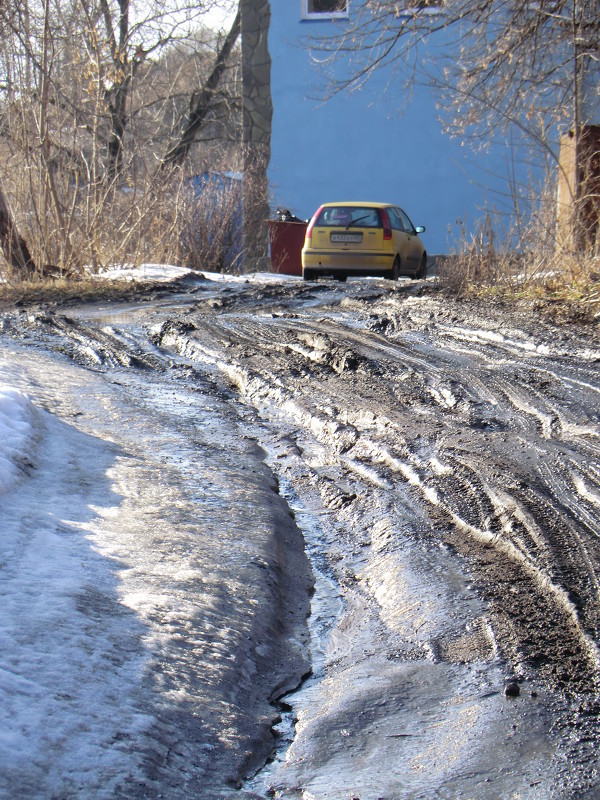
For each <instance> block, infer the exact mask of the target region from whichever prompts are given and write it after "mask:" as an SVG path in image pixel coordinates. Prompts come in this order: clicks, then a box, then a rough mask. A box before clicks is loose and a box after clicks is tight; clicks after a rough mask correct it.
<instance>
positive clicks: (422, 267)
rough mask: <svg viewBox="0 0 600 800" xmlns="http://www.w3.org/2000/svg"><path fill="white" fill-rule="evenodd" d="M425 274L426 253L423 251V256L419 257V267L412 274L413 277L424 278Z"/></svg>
mask: <svg viewBox="0 0 600 800" xmlns="http://www.w3.org/2000/svg"><path fill="white" fill-rule="evenodd" d="M426 275H427V253H423V257H422V259H421V263H420V264H419V269H418V270H417V271H416V273H415V275H414V276H413V277H414V278H415V279H417V278H425V277H426Z"/></svg>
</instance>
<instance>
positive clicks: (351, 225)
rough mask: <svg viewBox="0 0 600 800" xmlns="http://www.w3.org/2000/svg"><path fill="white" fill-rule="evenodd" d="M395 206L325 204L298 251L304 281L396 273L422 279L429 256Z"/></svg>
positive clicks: (415, 230)
mask: <svg viewBox="0 0 600 800" xmlns="http://www.w3.org/2000/svg"><path fill="white" fill-rule="evenodd" d="M424 230H425V228H424V227H422V226H420V227H417V228H415V226H414V225H413V224H412V222H411V221H410V219H409V218H408V217H407V215H406V214H405V213H404V211H403V210H402V209H401V208H398V206H393V205H390V204H388V203H361V202H345V203H325V204H324V205H322V206H321V207H320V208H319V210H318V211H317V212H316V214H315V215H314V216H313V218H312V219H311V221H310V223H309V225H308V228H307V230H306V238H305V240H304V247H303V248H302V277H303V278H304V280H305V281H309V280H312V279H314V278H318V277H319V276H320V275H330V276H331V277H333V278H338V280H342V281H345V280H346V278H347V277H348V276H349V275H376V276H381V277H384V278H390V279H391V280H394V281H395V280H397V279H398V276H399V275H409V276H410V277H411V278H424V277H425V274H426V272H427V253H426V251H425V247H424V245H423V242H422V241H421V239H420V238H419V234H420V233H423V231H424Z"/></svg>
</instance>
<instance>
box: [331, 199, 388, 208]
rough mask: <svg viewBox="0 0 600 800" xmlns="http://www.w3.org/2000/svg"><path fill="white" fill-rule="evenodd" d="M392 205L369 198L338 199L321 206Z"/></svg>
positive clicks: (375, 206) (373, 206)
mask: <svg viewBox="0 0 600 800" xmlns="http://www.w3.org/2000/svg"><path fill="white" fill-rule="evenodd" d="M391 205H393V204H392V203H373V202H372V201H370V200H365V201H361V200H339V201H338V202H337V203H323V205H322V207H323V208H330V207H331V206H349V207H350V208H355V207H360V208H388V207H389V206H391Z"/></svg>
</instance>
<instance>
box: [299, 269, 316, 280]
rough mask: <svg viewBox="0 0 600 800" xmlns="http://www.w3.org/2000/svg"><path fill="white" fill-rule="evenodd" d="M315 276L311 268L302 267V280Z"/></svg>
mask: <svg viewBox="0 0 600 800" xmlns="http://www.w3.org/2000/svg"><path fill="white" fill-rule="evenodd" d="M316 278H317V276H316V274H315V273H314V272H313V271H312V269H303V270H302V280H303V281H314V280H316Z"/></svg>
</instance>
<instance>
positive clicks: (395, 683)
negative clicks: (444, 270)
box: [2, 280, 600, 800]
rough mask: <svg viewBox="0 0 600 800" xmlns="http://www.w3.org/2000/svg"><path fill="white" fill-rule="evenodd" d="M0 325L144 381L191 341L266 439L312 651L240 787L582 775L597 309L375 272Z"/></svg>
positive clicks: (542, 784)
mask: <svg viewBox="0 0 600 800" xmlns="http://www.w3.org/2000/svg"><path fill="white" fill-rule="evenodd" d="M2 324H3V333H4V335H5V336H7V337H12V338H14V340H15V341H18V342H19V344H20V346H22V347H26V348H28V347H34V348H36V349H40V348H41V349H46V350H49V351H53V352H59V353H61V354H62V355H63V356H67V357H68V358H69V359H71V360H72V361H73V362H75V363H76V364H78V365H80V366H81V368H82V369H84V370H86V369H92V370H94V371H96V372H99V373H101V374H105V375H111V374H114V373H115V371H116V372H121V371H123V370H124V371H125V372H126V373H127V374H132V375H135V381H136V383H137V385H138V386H139V387H140V391H142V392H143V393H145V394H149V393H151V392H152V389H151V387H152V385H153V383H155V382H156V380H157V377H156V376H157V375H163V376H164V374H165V373H167V372H168V370H170V369H173V366H174V365H179V368H180V367H181V365H182V364H185V365H186V369H188V370H189V372H188V374H187V378H186V380H187V381H191V382H192V383H193V381H194V380H195V379H196V378H195V377H194V376H197V379H198V381H200V382H202V381H207V380H209V381H211V382H212V383H213V385H214V386H216V387H218V391H220V392H223V393H225V394H226V395H227V396H228V397H229V398H230V400H229V401H230V402H231V403H232V404H233V406H234V407H235V408H236V414H239V415H240V423H239V424H240V430H243V431H244V435H245V436H247V437H249V438H250V440H252V441H254V442H255V443H256V444H258V445H259V446H260V447H261V448H263V450H264V452H265V453H266V460H267V463H268V468H269V470H271V471H272V473H273V475H275V476H276V477H277V479H278V482H279V492H280V496H281V497H282V498H283V500H284V501H285V503H286V504H287V506H288V507H289V508H291V509H292V511H293V513H294V516H295V520H296V523H297V525H298V527H299V529H300V530H301V531H302V534H303V537H304V545H305V550H306V553H307V555H308V557H309V559H310V562H311V565H312V571H313V575H314V578H315V585H316V591H315V595H314V598H313V600H312V616H311V617H310V619H309V627H310V632H311V636H312V644H311V648H310V654H311V675H310V676H309V677H306V678H305V680H304V683H303V685H302V686H301V687H300V688H299V689H298V690H297V691H294V692H293V693H291V694H289V695H287V696H285V698H284V700H285V703H284V706H283V707H282V708H280V709H279V712H278V713H279V714H280V715H283V717H286V718H287V720H288V723H290V724H288V725H287V727H286V726H285V724H284V723H283V722H282V725H281V728H280V729H278V728H277V727H276V728H275V729H274V735H275V739H274V744H275V746H276V749H275V751H274V752H273V753H272V761H271V763H270V764H268V765H267V766H266V767H265V768H264V769H263V768H261V767H262V763H263V762H264V760H265V756H264V755H260V756H257V757H256V758H253V756H252V754H251V753H250V754H249V755H248V764H250V762H252V768H249V767H246V769H245V773H244V774H245V775H246V776H249V774H250V773H251V772H253V773H256V774H255V776H254V778H253V779H249V780H248V781H247V782H246V783H244V784H243V786H242V788H241V789H240V790H239V792H240V793H241V794H240V793H238V795H237V796H247V797H267V796H275V797H280V798H303V799H306V800H308V798H317V799H318V800H341V798H360V800H377V798H380V799H383V798H385V799H386V800H394V799H397V800H400V798H438V797H439V798H459V797H461V798H463V797H473V798H475V797H476V798H478V800H492V798H498V797H503V798H508V797H515V798H516V797H527V798H565V799H567V798H588V797H589V798H592V797H596V796H597V794H598V792H599V791H600V774H599V772H598V766H599V765H598V756H597V750H598V740H599V738H600V731H599V727H598V714H599V711H600V703H599V689H600V681H599V679H600V658H599V651H598V644H599V637H600V578H599V577H598V575H599V574H600V538H599V534H600V338H599V337H598V328H597V327H594V326H593V325H587V326H580V325H577V324H569V325H566V324H562V325H558V324H556V325H555V324H553V323H552V321H551V320H550V319H549V318H548V317H542V316H541V315H540V314H538V313H537V312H535V311H534V310H528V309H517V308H507V307H502V306H492V305H486V304H483V303H475V302H459V301H456V300H450V299H448V298H447V297H445V296H444V295H443V294H441V293H440V292H439V291H438V290H436V289H435V287H434V286H432V285H427V284H425V283H423V282H414V283H413V282H402V281H401V282H399V283H398V284H396V285H394V284H389V283H386V282H384V281H369V280H364V281H358V280H357V281H349V282H348V283H347V284H345V285H343V286H340V285H338V284H335V283H333V282H330V281H322V282H318V283H302V282H301V281H294V280H287V281H282V282H280V283H279V282H274V281H270V282H260V281H252V280H248V281H242V280H232V281H221V282H218V283H217V282H212V281H209V280H201V281H198V283H197V284H195V285H192V286H189V285H188V286H187V287H186V291H185V292H183V293H181V292H180V293H177V292H175V291H174V292H173V294H171V295H163V296H162V297H161V298H160V299H159V300H158V301H154V302H137V304H136V305H135V306H130V305H128V304H115V303H106V304H95V305H86V306H77V305H74V306H71V307H69V308H68V309H66V308H60V307H57V306H53V307H47V308H44V309H41V308H37V309H36V308H30V309H27V310H24V311H20V312H16V313H6V314H4V315H3V318H2ZM163 379H164V378H161V380H163ZM229 546H231V547H235V545H234V544H231V545H229ZM206 558H207V560H208V559H210V554H207V556H206ZM298 563H300V562H298ZM283 580H284V581H285V582H286V584H289V580H290V577H289V576H288V577H287V578H284V579H283ZM294 592H297V593H300V594H299V595H298V603H306V602H308V596H309V594H310V592H309V589H308V587H307V584H306V581H305V579H304V580H299V581H298V583H297V585H296V587H295V588H294V589H293V591H292V594H293V593H294ZM265 602H271V601H270V600H268V599H267V600H265ZM289 602H291V603H292V605H293V602H294V601H293V599H292V600H291V601H289ZM234 605H235V604H230V605H228V606H227V607H226V608H225V607H224V609H223V615H224V618H225V617H227V616H228V615H233V616H232V619H228V620H227V621H226V620H225V619H224V620H223V623H222V624H224V625H229V626H232V627H235V625H236V620H237V619H238V617H239V609H238V610H236V608H234ZM235 667H236V663H235V659H234V661H233V667H232V668H233V669H234V673H235ZM261 668H262V669H264V670H265V671H266V672H268V671H269V669H270V667H269V664H268V663H267V662H265V663H263V664H262V667H261ZM199 679H200V678H199ZM232 680H233V679H232ZM296 682H297V681H296ZM250 701H251V698H250V697H249V705H251V702H250ZM206 702H209V701H208V700H207V701H206ZM216 702H218V701H216ZM264 719H265V718H264V717H263V720H262V723H259V722H258V721H257V726H259V725H260V724H262V725H263V726H264ZM272 721H273V720H271V722H272ZM245 724H247V723H245ZM284 728H285V732H284ZM190 748H191V749H189V750H188V751H187V755H188V757H189V758H190V759H192V760H193V759H194V758H196V756H195V755H194V752H193V747H192V746H191V745H190ZM200 771H201V770H200ZM217 771H218V769H217ZM214 772H215V770H214V769H213V770H212V772H211V775H214ZM242 772H243V771H242ZM240 774H241V773H240ZM215 781H216V783H215V785H218V779H216V778H215ZM221 791H222V796H223V797H225V793H226V789H225V788H223V789H222V790H221ZM197 796H199V797H201V796H202V795H201V794H200V795H197Z"/></svg>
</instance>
